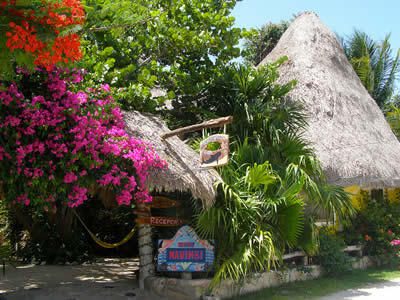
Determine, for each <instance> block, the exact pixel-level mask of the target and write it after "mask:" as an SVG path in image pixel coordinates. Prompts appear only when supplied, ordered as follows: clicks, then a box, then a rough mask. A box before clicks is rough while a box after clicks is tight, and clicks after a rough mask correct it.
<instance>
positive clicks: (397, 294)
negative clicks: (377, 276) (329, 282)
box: [318, 278, 400, 300]
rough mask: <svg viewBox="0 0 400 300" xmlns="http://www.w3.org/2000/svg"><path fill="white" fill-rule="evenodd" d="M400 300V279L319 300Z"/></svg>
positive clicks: (342, 292) (350, 290)
mask: <svg viewBox="0 0 400 300" xmlns="http://www.w3.org/2000/svg"><path fill="white" fill-rule="evenodd" d="M353 299H355V300H364V299H368V300H373V299H374V300H399V299H400V278H397V279H393V280H387V281H384V282H380V283H376V284H370V285H367V286H366V287H363V288H359V289H349V290H345V291H341V292H338V293H335V294H331V295H329V296H325V297H321V298H318V300H353Z"/></svg>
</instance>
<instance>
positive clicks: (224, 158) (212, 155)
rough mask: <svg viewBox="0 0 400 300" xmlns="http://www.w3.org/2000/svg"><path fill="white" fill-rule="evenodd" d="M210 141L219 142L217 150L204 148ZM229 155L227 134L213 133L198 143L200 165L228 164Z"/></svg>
mask: <svg viewBox="0 0 400 300" xmlns="http://www.w3.org/2000/svg"><path fill="white" fill-rule="evenodd" d="M210 143H219V144H220V146H221V147H220V148H219V149H218V150H213V151H211V150H206V148H207V145H208V144H210ZM228 156H229V135H226V134H214V135H212V136H210V137H208V138H206V139H205V140H204V141H202V142H201V143H200V166H201V167H218V166H225V165H227V164H228Z"/></svg>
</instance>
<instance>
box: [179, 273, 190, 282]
mask: <svg viewBox="0 0 400 300" xmlns="http://www.w3.org/2000/svg"><path fill="white" fill-rule="evenodd" d="M181 278H182V279H183V280H192V272H182V273H181Z"/></svg>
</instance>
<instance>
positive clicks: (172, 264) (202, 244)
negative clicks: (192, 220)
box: [157, 226, 214, 272]
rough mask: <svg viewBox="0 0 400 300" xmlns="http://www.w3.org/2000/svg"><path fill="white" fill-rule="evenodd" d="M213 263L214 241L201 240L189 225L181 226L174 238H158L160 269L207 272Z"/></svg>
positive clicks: (158, 263) (158, 264)
mask: <svg viewBox="0 0 400 300" xmlns="http://www.w3.org/2000/svg"><path fill="white" fill-rule="evenodd" d="M213 263H214V242H213V241H206V240H200V239H199V237H198V236H197V234H196V233H195V232H194V230H193V228H191V227H189V226H183V227H181V228H180V229H179V230H178V231H177V232H176V234H175V236H174V238H173V239H172V240H158V260H157V270H158V271H161V272H163V271H164V272H165V271H167V272H206V271H209V270H210V269H211V266H212V264H213Z"/></svg>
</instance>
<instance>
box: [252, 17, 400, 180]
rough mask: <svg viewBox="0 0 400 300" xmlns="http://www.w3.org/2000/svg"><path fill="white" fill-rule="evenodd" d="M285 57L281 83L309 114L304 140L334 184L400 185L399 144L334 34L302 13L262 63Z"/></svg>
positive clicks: (315, 18)
mask: <svg viewBox="0 0 400 300" xmlns="http://www.w3.org/2000/svg"><path fill="white" fill-rule="evenodd" d="M282 56H287V57H288V61H287V62H285V63H284V64H283V65H282V66H281V67H280V68H279V74H280V79H279V81H280V82H281V83H286V82H288V81H291V80H293V79H296V80H297V82H298V83H297V85H296V86H295V87H294V88H293V90H292V91H291V92H290V93H289V96H290V97H291V98H292V99H295V100H299V101H301V102H302V103H303V105H304V107H305V110H306V113H307V114H308V115H309V128H308V129H307V131H306V132H305V138H306V139H307V140H308V141H309V142H311V143H312V146H313V148H314V149H315V152H316V154H317V157H318V158H319V159H320V161H321V163H322V166H323V168H324V170H325V173H326V175H327V178H328V181H329V182H330V183H331V184H335V185H339V186H350V185H359V186H361V187H398V186H400V144H399V142H398V140H397V139H396V137H395V136H394V134H393V133H392V131H391V129H390V127H389V125H388V123H387V122H386V120H385V117H384V115H383V113H382V111H381V110H380V109H379V107H378V105H377V104H376V102H375V101H374V99H372V98H371V96H370V95H369V94H368V91H367V90H366V89H365V88H364V86H363V85H362V83H361V81H360V79H359V78H358V76H357V74H356V73H355V72H354V70H353V68H352V66H351V64H350V63H349V61H348V60H347V58H346V55H345V53H344V51H343V48H342V46H341V45H340V43H339V41H338V40H337V38H336V35H335V34H334V33H333V32H332V31H331V30H329V28H328V27H327V26H326V25H325V24H323V23H322V22H321V20H320V19H319V18H318V17H317V15H316V14H314V13H312V12H307V13H304V14H302V15H300V16H299V17H298V18H297V19H296V20H295V21H294V22H293V23H292V24H291V25H290V27H289V28H288V29H287V30H286V32H285V33H284V34H283V35H282V37H281V39H280V41H279V42H278V44H277V45H276V47H275V48H274V49H273V50H272V52H271V53H270V54H268V55H267V56H266V57H265V59H264V60H263V61H262V62H261V63H260V65H264V64H265V63H267V62H273V61H276V60H277V59H278V58H280V57H282Z"/></svg>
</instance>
